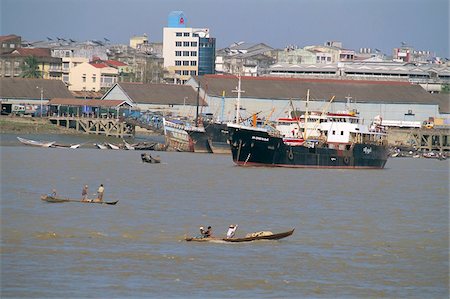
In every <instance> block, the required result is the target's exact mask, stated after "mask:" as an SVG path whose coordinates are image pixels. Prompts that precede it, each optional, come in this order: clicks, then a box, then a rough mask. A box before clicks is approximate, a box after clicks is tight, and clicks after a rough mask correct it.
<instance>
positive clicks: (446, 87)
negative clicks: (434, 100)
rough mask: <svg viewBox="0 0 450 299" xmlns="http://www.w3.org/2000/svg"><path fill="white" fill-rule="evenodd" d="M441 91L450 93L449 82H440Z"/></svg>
mask: <svg viewBox="0 0 450 299" xmlns="http://www.w3.org/2000/svg"><path fill="white" fill-rule="evenodd" d="M441 92H442V93H450V84H442V87H441Z"/></svg>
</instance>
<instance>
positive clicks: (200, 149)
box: [186, 129, 213, 153]
mask: <svg viewBox="0 0 450 299" xmlns="http://www.w3.org/2000/svg"><path fill="white" fill-rule="evenodd" d="M186 132H187V133H188V134H189V137H190V138H191V140H192V143H193V145H194V152H195V153H212V152H213V151H212V149H211V147H210V146H209V141H208V136H207V135H206V132H205V131H191V130H189V129H186Z"/></svg>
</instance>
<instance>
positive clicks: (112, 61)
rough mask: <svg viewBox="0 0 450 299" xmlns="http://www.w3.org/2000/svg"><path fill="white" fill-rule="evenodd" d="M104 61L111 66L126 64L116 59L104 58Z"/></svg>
mask: <svg viewBox="0 0 450 299" xmlns="http://www.w3.org/2000/svg"><path fill="white" fill-rule="evenodd" d="M105 63H106V64H108V65H111V66H127V65H128V64H126V63H123V62H121V61H117V60H106V61H105Z"/></svg>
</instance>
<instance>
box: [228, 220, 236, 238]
mask: <svg viewBox="0 0 450 299" xmlns="http://www.w3.org/2000/svg"><path fill="white" fill-rule="evenodd" d="M237 228H238V225H237V224H231V225H230V226H229V228H228V232H227V238H228V239H231V238H233V237H234V234H235V233H236V230H237Z"/></svg>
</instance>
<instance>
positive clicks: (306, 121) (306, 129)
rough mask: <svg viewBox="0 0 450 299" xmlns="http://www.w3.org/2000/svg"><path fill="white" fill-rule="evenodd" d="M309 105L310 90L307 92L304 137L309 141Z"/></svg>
mask: <svg viewBox="0 0 450 299" xmlns="http://www.w3.org/2000/svg"><path fill="white" fill-rule="evenodd" d="M308 103H309V89H308V91H307V92H306V107H305V108H306V109H305V110H306V111H305V125H304V132H305V134H303V137H304V139H305V140H307V139H308Z"/></svg>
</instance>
